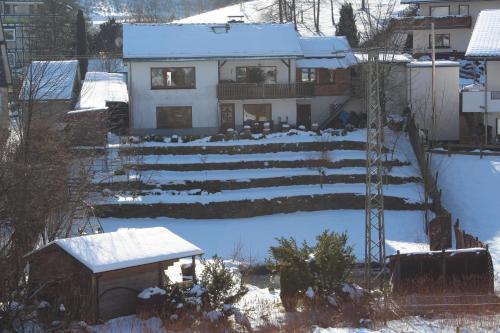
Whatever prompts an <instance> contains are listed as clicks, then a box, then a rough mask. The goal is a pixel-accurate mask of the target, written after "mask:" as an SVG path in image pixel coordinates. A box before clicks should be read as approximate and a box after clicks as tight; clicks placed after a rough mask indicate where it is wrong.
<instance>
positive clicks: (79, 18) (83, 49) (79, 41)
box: [76, 9, 88, 79]
mask: <svg viewBox="0 0 500 333" xmlns="http://www.w3.org/2000/svg"><path fill="white" fill-rule="evenodd" d="M87 51H88V47H87V31H86V28H85V18H84V17H83V11H82V10H81V9H79V10H78V14H77V15H76V55H77V58H78V60H79V61H80V76H81V78H82V79H84V78H85V74H86V73H87V66H88V59H87Z"/></svg>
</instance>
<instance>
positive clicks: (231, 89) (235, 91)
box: [217, 82, 314, 100]
mask: <svg viewBox="0 0 500 333" xmlns="http://www.w3.org/2000/svg"><path fill="white" fill-rule="evenodd" d="M313 95H314V84H312V83H302V82H298V83H266V84H258V83H220V84H218V85H217V97H218V98H219V99H220V100H237V99H272V98H275V99H279V98H296V97H306V96H313Z"/></svg>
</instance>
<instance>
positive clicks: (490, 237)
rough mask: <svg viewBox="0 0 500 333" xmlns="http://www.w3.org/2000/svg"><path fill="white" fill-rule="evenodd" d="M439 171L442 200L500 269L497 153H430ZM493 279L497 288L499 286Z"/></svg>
mask: <svg viewBox="0 0 500 333" xmlns="http://www.w3.org/2000/svg"><path fill="white" fill-rule="evenodd" d="M432 164H433V169H434V171H439V177H438V183H439V188H440V189H441V190H442V191H443V204H444V206H445V207H446V208H447V209H448V210H449V211H450V212H451V214H452V218H453V219H454V220H455V219H457V218H458V219H460V225H461V227H462V229H464V230H465V231H466V232H468V233H470V234H473V235H474V236H476V237H479V239H480V240H481V241H483V242H486V243H488V244H489V249H490V252H491V255H492V257H493V264H494V266H495V271H496V272H497V276H498V272H500V215H499V212H498V203H499V198H500V156H485V157H483V158H482V159H481V158H480V157H479V156H471V155H459V154H457V155H451V156H450V157H448V155H442V154H434V155H433V156H432ZM499 287H500V286H499V283H498V279H497V288H499Z"/></svg>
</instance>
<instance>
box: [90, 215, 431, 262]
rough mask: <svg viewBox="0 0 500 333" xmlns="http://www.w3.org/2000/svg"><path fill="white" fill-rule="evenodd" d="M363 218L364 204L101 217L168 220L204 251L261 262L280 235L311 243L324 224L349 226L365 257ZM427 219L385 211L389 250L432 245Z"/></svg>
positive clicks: (138, 224) (115, 225)
mask: <svg viewBox="0 0 500 333" xmlns="http://www.w3.org/2000/svg"><path fill="white" fill-rule="evenodd" d="M364 219H365V217H364V211H362V210H331V211H319V212H298V213H291V214H275V215H270V216H258V217H251V218H240V219H224V220H189V219H173V218H156V219H118V218H105V219H100V222H101V224H102V226H103V228H104V231H105V232H108V231H114V230H117V229H120V228H147V227H153V226H164V227H166V228H168V229H170V230H172V231H173V232H175V233H176V234H178V235H179V236H181V237H183V238H185V239H186V240H188V241H190V242H192V243H194V244H196V245H197V246H199V247H200V248H202V249H203V250H204V251H205V256H206V257H211V256H212V255H214V254H218V255H220V256H222V257H223V258H231V257H232V256H233V254H234V253H235V251H236V250H238V251H240V252H241V255H242V257H243V259H245V260H250V261H259V262H262V261H263V260H264V259H265V258H266V257H267V256H268V249H269V246H271V245H275V244H276V238H277V237H295V238H296V239H297V240H298V241H303V240H306V241H308V242H311V243H313V242H314V238H315V237H316V236H317V235H318V234H320V233H321V232H323V231H324V230H325V229H329V230H332V231H333V230H334V231H337V232H344V231H346V232H347V234H348V236H349V244H350V245H352V246H353V247H354V252H355V255H356V256H357V258H358V259H360V260H362V258H363V257H364V223H365V220H364ZM423 221H424V216H423V212H421V211H386V214H385V224H386V239H387V253H388V254H392V253H394V252H395V251H396V250H401V251H404V252H408V251H418V250H425V249H428V245H427V243H426V242H427V238H426V235H425V233H424V229H423V225H424V223H423Z"/></svg>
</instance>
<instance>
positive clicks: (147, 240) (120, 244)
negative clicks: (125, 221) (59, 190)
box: [27, 227, 203, 273]
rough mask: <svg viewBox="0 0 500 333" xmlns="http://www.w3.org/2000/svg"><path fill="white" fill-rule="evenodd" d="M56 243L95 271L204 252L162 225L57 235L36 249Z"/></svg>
mask: <svg viewBox="0 0 500 333" xmlns="http://www.w3.org/2000/svg"><path fill="white" fill-rule="evenodd" d="M54 244H55V245H57V246H59V247H61V248H62V249H63V250H64V251H66V252H67V253H68V254H69V255H71V256H72V257H74V258H75V259H76V260H78V261H79V262H81V263H82V264H83V265H85V266H86V267H88V268H89V269H90V270H91V271H92V272H93V273H101V272H107V271H112V270H116V269H123V268H128V267H133V266H139V265H146V264H151V263H155V262H160V261H166V260H172V259H180V258H185V257H191V256H195V255H201V254H203V251H202V250H201V249H200V248H199V247H197V246H195V245H193V244H191V243H190V242H188V241H187V240H185V239H183V238H181V237H180V236H178V235H176V234H174V233H173V232H171V231H170V230H168V229H166V228H163V227H156V228H142V229H118V231H114V232H106V233H102V234H94V235H87V236H79V237H73V238H62V239H56V240H55V241H53V242H51V243H49V244H47V245H46V246H45V247H43V248H41V249H39V250H37V251H35V252H40V251H43V249H45V248H47V247H49V246H51V245H54ZM35 252H33V253H35ZM33 253H31V254H33ZM31 254H28V255H27V256H30V255H31Z"/></svg>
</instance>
